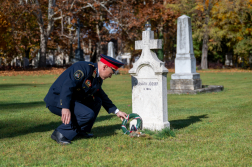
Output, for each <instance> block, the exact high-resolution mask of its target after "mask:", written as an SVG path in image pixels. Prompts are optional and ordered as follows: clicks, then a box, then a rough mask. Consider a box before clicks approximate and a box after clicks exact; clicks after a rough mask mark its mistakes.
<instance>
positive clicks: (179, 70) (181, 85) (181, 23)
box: [170, 15, 202, 93]
mask: <svg viewBox="0 0 252 167" xmlns="http://www.w3.org/2000/svg"><path fill="white" fill-rule="evenodd" d="M201 87H202V85H201V79H200V74H199V73H196V59H195V57H194V52H193V41H192V28H191V18H190V17H188V16H186V15H183V16H181V17H179V18H178V23H177V54H176V59H175V74H172V76H171V81H170V89H171V90H172V91H181V93H183V90H195V89H199V88H201Z"/></svg>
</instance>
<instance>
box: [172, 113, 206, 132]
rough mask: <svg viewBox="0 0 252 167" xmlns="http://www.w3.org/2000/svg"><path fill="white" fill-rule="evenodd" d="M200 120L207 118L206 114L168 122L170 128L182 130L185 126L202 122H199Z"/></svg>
mask: <svg viewBox="0 0 252 167" xmlns="http://www.w3.org/2000/svg"><path fill="white" fill-rule="evenodd" d="M202 118H208V117H207V114H205V115H199V116H190V117H187V119H179V120H172V121H170V124H171V128H174V129H182V128H185V127H187V126H190V125H191V124H193V123H196V122H200V121H202V120H201V119H202Z"/></svg>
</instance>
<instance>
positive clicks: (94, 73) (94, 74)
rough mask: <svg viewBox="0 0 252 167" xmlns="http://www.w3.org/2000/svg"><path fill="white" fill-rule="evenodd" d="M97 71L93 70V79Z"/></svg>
mask: <svg viewBox="0 0 252 167" xmlns="http://www.w3.org/2000/svg"><path fill="white" fill-rule="evenodd" d="M96 70H97V69H95V70H94V72H93V77H94V78H95V76H96V73H97V71H96Z"/></svg>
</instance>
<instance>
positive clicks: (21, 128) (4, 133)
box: [0, 120, 61, 139]
mask: <svg viewBox="0 0 252 167" xmlns="http://www.w3.org/2000/svg"><path fill="white" fill-rule="evenodd" d="M33 124H35V122H30V123H27V122H24V121H17V120H13V121H8V122H4V123H2V122H0V131H1V133H0V139H2V138H11V137H16V136H22V135H26V134H29V133H36V132H46V131H50V130H53V129H56V127H58V126H59V125H60V124H61V122H50V123H47V124H42V125H36V126H33Z"/></svg>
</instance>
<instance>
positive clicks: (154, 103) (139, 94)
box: [129, 27, 170, 130]
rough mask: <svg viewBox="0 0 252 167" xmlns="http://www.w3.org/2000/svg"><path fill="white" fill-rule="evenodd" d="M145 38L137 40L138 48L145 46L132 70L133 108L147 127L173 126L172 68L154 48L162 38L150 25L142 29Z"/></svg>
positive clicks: (155, 128)
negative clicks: (169, 85) (169, 80)
mask: <svg viewBox="0 0 252 167" xmlns="http://www.w3.org/2000/svg"><path fill="white" fill-rule="evenodd" d="M142 38H143V39H142V41H135V49H136V50H139V49H142V54H141V57H140V58H139V60H138V61H137V62H135V63H134V64H133V68H132V69H130V70H129V73H130V74H131V76H132V112H133V113H137V114H138V115H139V116H140V117H141V118H142V123H143V128H144V129H150V130H161V129H163V128H165V127H168V128H169V127H170V123H169V122H168V108H167V105H168V104H167V73H168V70H167V69H166V68H165V63H164V62H162V61H160V60H159V59H158V58H157V55H156V54H155V53H154V52H152V51H151V50H150V49H160V48H162V40H160V39H154V32H153V31H151V30H150V27H149V28H147V30H146V31H143V32H142Z"/></svg>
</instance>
